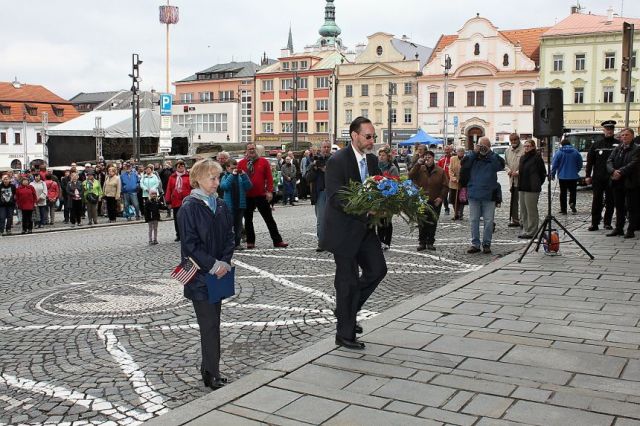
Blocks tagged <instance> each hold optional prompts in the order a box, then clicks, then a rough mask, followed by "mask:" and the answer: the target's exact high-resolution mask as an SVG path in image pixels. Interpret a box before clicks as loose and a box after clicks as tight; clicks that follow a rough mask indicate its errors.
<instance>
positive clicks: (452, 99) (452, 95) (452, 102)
mask: <svg viewBox="0 0 640 426" xmlns="http://www.w3.org/2000/svg"><path fill="white" fill-rule="evenodd" d="M447 102H448V106H450V107H453V106H456V104H455V92H449V93H448V94H447Z"/></svg>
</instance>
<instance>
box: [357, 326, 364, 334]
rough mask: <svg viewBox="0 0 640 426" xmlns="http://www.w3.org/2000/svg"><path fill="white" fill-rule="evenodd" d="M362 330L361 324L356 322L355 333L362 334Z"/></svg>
mask: <svg viewBox="0 0 640 426" xmlns="http://www.w3.org/2000/svg"><path fill="white" fill-rule="evenodd" d="M362 332H363V330H362V326H361V325H360V324H358V323H356V334H362Z"/></svg>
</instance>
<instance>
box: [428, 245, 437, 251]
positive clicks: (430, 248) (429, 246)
mask: <svg viewBox="0 0 640 426" xmlns="http://www.w3.org/2000/svg"><path fill="white" fill-rule="evenodd" d="M427 250H431V251H436V248H435V247H434V246H433V244H427Z"/></svg>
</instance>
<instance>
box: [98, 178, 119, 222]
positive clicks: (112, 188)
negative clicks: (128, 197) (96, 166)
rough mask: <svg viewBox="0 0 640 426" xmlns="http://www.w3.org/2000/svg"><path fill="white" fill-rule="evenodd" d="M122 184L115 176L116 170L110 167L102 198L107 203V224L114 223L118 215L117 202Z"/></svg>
mask: <svg viewBox="0 0 640 426" xmlns="http://www.w3.org/2000/svg"><path fill="white" fill-rule="evenodd" d="M121 189H122V183H121V182H120V177H119V176H118V175H117V174H116V168H115V167H113V166H111V167H109V170H108V171H107V177H106V178H105V179H104V191H103V192H104V198H105V200H106V201H107V216H108V217H109V223H114V222H115V221H116V216H117V214H118V204H117V203H118V202H119V201H120V191H121Z"/></svg>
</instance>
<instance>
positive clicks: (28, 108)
mask: <svg viewBox="0 0 640 426" xmlns="http://www.w3.org/2000/svg"><path fill="white" fill-rule="evenodd" d="M24 108H25V110H26V111H27V114H29V115H31V116H36V115H38V108H37V107H34V106H33V105H28V104H25V105H24Z"/></svg>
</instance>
